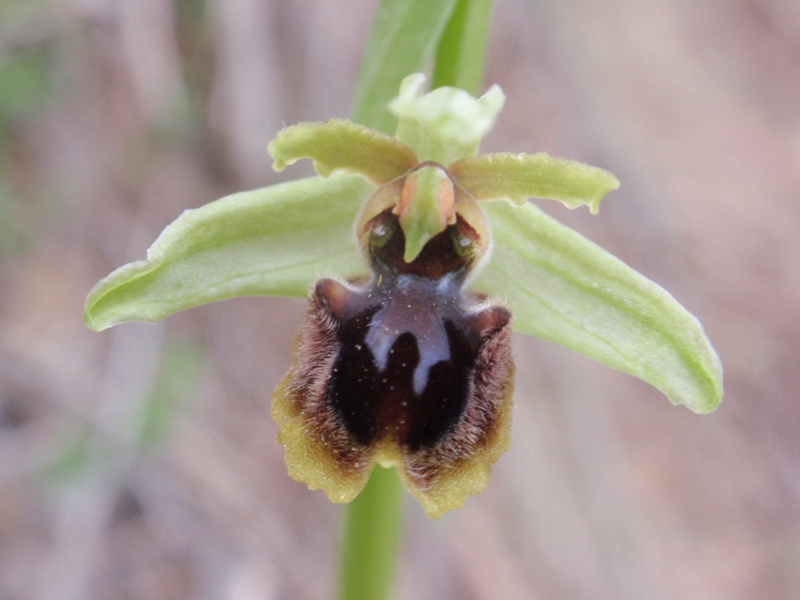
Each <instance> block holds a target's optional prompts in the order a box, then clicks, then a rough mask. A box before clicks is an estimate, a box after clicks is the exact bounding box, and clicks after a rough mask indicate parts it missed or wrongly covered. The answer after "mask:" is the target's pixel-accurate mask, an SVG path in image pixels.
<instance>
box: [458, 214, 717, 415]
mask: <svg viewBox="0 0 800 600" xmlns="http://www.w3.org/2000/svg"><path fill="white" fill-rule="evenodd" d="M483 208H484V210H485V211H486V215H487V217H488V219H489V223H490V225H491V227H492V233H493V240H494V247H493V252H492V255H491V259H490V262H489V264H487V265H486V266H485V268H484V269H483V270H482V271H481V272H480V273H479V275H478V277H477V279H476V280H475V282H474V285H473V286H472V289H474V290H475V291H478V292H481V293H484V294H488V295H490V296H493V297H495V298H498V299H501V300H504V301H505V302H507V303H508V305H509V307H510V308H511V310H512V312H513V314H514V328H515V329H516V330H517V331H519V332H521V333H527V334H530V335H535V336H538V337H541V338H544V339H547V340H550V341H553V342H556V343H557V344H561V345H562V346H566V347H567V348H570V349H572V350H576V351H577V352H580V353H581V354H584V355H586V356H588V357H590V358H593V359H595V360H598V361H600V362H602V363H605V364H606V365H608V366H611V367H614V368H615V369H619V370H620V371H624V372H626V373H630V374H631V375H635V376H636V377H639V378H640V379H643V380H644V381H646V382H648V383H650V384H651V385H653V386H655V387H656V388H658V389H659V390H661V391H662V392H663V393H664V394H666V395H667V396H668V397H669V399H670V400H671V401H672V403H673V404H685V405H686V406H688V407H689V408H690V409H691V410H693V411H694V412H698V413H707V412H710V411H712V410H714V409H715V408H716V407H717V405H718V404H719V403H720V401H721V399H722V366H721V364H720V361H719V358H718V357H717V354H716V352H715V351H714V349H713V348H712V346H711V343H710V342H709V340H708V338H707V337H706V335H705V333H704V331H703V328H702V326H701V325H700V323H699V322H698V320H697V319H696V318H695V317H694V316H692V315H691V314H690V313H689V312H688V311H687V310H686V309H685V308H683V306H681V305H680V304H679V303H678V302H677V301H676V300H675V299H674V298H673V297H672V296H671V295H670V294H669V293H668V292H666V291H665V290H664V289H663V288H661V287H660V286H658V285H657V284H655V283H653V282H652V281H650V280H649V279H647V278H645V277H644V276H642V275H640V274H639V273H637V272H636V271H634V270H633V269H631V268H630V267H629V266H628V265H626V264H625V263H623V262H622V261H621V260H619V259H618V258H616V257H614V256H612V255H611V254H609V253H608V252H606V251H605V250H603V249H602V248H600V247H599V246H596V245H595V244H594V243H592V242H590V241H589V240H587V239H586V238H584V237H583V236H582V235H580V234H579V233H577V232H575V231H573V230H571V229H569V228H568V227H565V226H564V225H561V224H560V223H558V222H557V221H555V220H554V219H551V218H550V217H548V216H547V215H545V214H544V213H543V212H542V211H541V210H539V209H538V208H537V207H535V206H534V205H532V204H529V203H526V204H524V205H522V206H519V207H514V206H512V205H510V204H508V203H505V202H498V203H491V204H485V205H483Z"/></svg>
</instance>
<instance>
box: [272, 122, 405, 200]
mask: <svg viewBox="0 0 800 600" xmlns="http://www.w3.org/2000/svg"><path fill="white" fill-rule="evenodd" d="M267 150H268V151H269V153H270V154H271V155H272V158H274V159H275V162H274V163H273V164H272V168H273V169H275V170H276V171H282V170H283V169H284V168H285V167H286V165H291V164H293V163H295V162H296V161H298V160H300V159H301V158H310V159H312V160H313V161H314V169H316V171H317V173H319V174H320V175H322V176H323V177H329V176H330V175H331V173H333V172H335V171H346V172H348V173H358V174H359V175H363V176H364V177H366V178H367V179H369V180H370V181H371V182H373V183H374V184H375V185H383V184H385V183H389V182H390V181H392V180H393V179H396V178H397V177H400V176H401V175H403V174H404V173H406V172H407V171H409V170H410V169H411V168H412V167H413V166H414V165H416V164H417V157H416V156H414V153H413V152H412V151H411V149H410V148H409V147H408V146H406V145H405V144H403V143H401V142H398V141H397V140H396V139H394V138H392V137H390V136H388V135H386V134H383V133H381V132H379V131H376V130H374V129H370V128H369V127H364V126H363V125H359V124H357V123H353V122H352V121H348V120H347V119H331V120H330V121H328V122H327V123H300V124H298V125H292V126H291V127H286V128H284V129H281V130H280V131H279V132H278V135H277V136H276V137H275V139H274V140H272V141H271V142H270V143H269V146H267Z"/></svg>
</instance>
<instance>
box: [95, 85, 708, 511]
mask: <svg viewBox="0 0 800 600" xmlns="http://www.w3.org/2000/svg"><path fill="white" fill-rule="evenodd" d="M424 79H425V78H424V76H422V75H419V74H415V75H411V76H409V77H407V78H406V79H405V80H404V81H403V83H402V85H401V87H400V93H399V95H398V97H397V98H396V99H395V100H394V101H392V102H391V103H390V105H389V110H391V111H392V113H394V114H395V115H396V116H397V118H398V126H397V131H396V133H395V135H394V137H390V136H388V135H385V134H383V133H380V132H378V131H375V130H372V129H369V128H366V127H363V126H361V125H358V124H356V123H353V122H351V121H347V120H343V119H334V120H332V121H330V122H328V123H301V124H298V125H295V126H292V127H287V128H285V129H284V130H282V131H280V132H279V133H278V135H277V137H276V139H275V140H273V141H272V142H271V143H270V144H269V152H270V153H271V154H272V156H273V158H274V159H275V162H274V165H273V166H274V168H276V169H277V170H281V169H283V168H285V167H286V166H287V165H290V164H292V163H294V162H295V161H297V160H300V159H303V158H310V159H311V160H313V162H314V167H315V169H316V171H317V173H319V176H316V177H311V178H306V179H301V180H297V181H292V182H288V183H283V184H279V185H274V186H270V187H266V188H262V189H259V190H254V191H249V192H242V193H238V194H234V195H231V196H227V197H225V198H222V199H220V200H217V201H216V202H212V203H210V204H207V205H205V206H203V207H201V208H199V209H195V210H187V211H185V212H184V213H183V214H182V215H181V216H180V217H179V218H178V219H177V220H176V221H175V222H174V223H172V224H171V225H169V226H168V227H167V228H166V229H165V230H164V231H163V232H162V233H161V235H160V236H159V237H158V239H157V240H156V241H155V243H154V244H153V245H152V247H151V248H150V249H149V250H148V253H147V260H144V261H139V262H134V263H131V264H128V265H125V266H123V267H121V268H120V269H117V270H116V271H114V272H113V273H111V274H110V275H109V276H108V277H106V278H105V279H103V280H102V281H100V282H99V283H98V284H97V285H96V286H95V287H94V289H93V290H92V291H91V293H90V294H89V297H88V298H87V301H86V312H85V320H86V323H87V325H88V326H89V327H90V328H92V329H95V330H101V329H104V328H106V327H110V326H112V325H116V324H119V323H123V322H125V321H130V320H138V321H146V322H155V321H158V320H160V319H162V318H164V317H166V316H168V315H171V314H173V313H175V312H178V311H181V310H185V309H187V308H191V307H194V306H199V305H201V304H206V303H208V302H213V301H217V300H222V299H225V298H232V297H236V296H246V295H248V296H252V295H258V296H261V295H265V296H266V295H275V296H301V297H309V295H310V300H309V304H308V309H307V311H306V315H305V318H304V321H303V324H302V325H301V327H300V330H299V333H298V335H297V339H296V341H295V347H294V355H293V362H292V365H291V368H290V370H289V373H288V374H287V375H286V377H285V378H284V379H283V381H282V382H281V383H280V384H279V386H278V388H277V390H276V391H275V394H274V397H273V407H272V414H273V417H274V418H275V420H276V422H277V424H278V430H279V435H278V441H279V442H280V443H282V444H283V445H284V446H285V448H286V463H287V467H288V470H289V474H290V475H291V476H292V477H293V478H295V479H297V480H298V481H302V482H305V483H306V484H308V486H309V487H310V488H311V489H323V490H324V491H325V492H326V493H327V495H328V497H329V498H330V499H331V500H332V501H334V502H348V501H350V500H352V499H353V498H354V497H355V496H356V495H357V494H358V493H359V492H360V491H361V489H362V488H363V487H364V485H365V484H366V482H367V479H368V478H369V475H370V473H371V471H372V469H373V467H374V466H375V465H376V464H380V465H381V466H383V467H395V468H397V471H398V474H399V475H400V477H401V479H402V481H403V483H404V484H405V486H406V488H407V489H408V490H409V491H410V492H411V493H412V494H413V495H414V496H415V497H416V498H418V499H419V501H420V502H421V504H422V506H423V508H424V509H425V510H426V512H427V513H428V514H429V515H430V516H432V517H439V516H441V515H442V514H444V513H445V512H446V511H448V510H451V509H454V508H458V507H460V506H462V505H463V504H464V502H465V501H466V498H467V497H468V496H469V495H470V494H475V493H479V492H480V491H482V490H483V489H484V488H485V487H486V485H487V484H488V480H489V475H490V471H491V465H492V464H493V463H494V462H495V461H497V460H498V459H499V457H500V456H501V455H502V454H503V452H505V451H506V450H507V448H508V446H509V443H510V427H511V398H512V389H513V372H514V364H513V358H512V351H511V332H512V330H513V331H517V332H521V333H526V334H531V335H536V336H539V337H542V338H545V339H548V340H551V341H553V342H556V343H559V344H561V345H563V346H566V347H568V348H571V349H573V350H576V351H578V352H581V353H583V354H585V355H586V356H589V357H591V358H594V359H596V360H599V361H600V362H603V363H605V364H607V365H609V366H611V367H614V368H616V369H619V370H621V371H624V372H627V373H630V374H632V375H635V376H636V377H639V378H641V379H643V380H645V381H647V382H649V383H650V384H652V385H653V386H655V387H656V388H658V389H659V390H661V391H662V392H663V393H664V394H665V395H666V396H667V397H668V398H669V399H670V400H671V401H672V402H673V403H674V404H685V405H686V406H688V407H689V408H690V409H692V410H693V411H695V412H701V413H704V412H709V411H711V410H713V409H714V408H716V406H717V405H718V403H719V402H720V400H721V397H722V368H721V365H720V362H719V359H718V357H717V355H716V353H715V352H714V350H713V348H712V347H711V344H710V343H709V341H708V340H707V338H706V336H705V334H704V332H703V329H702V327H701V325H700V323H699V322H698V321H697V320H696V319H695V318H694V317H693V316H692V315H691V314H689V313H688V312H687V311H686V310H685V309H684V308H683V307H682V306H681V305H680V304H678V302H677V301H676V300H675V299H674V298H673V297H672V296H670V295H669V294H668V293H667V292H666V291H665V290H663V289H662V288H661V287H659V286H658V285H656V284H655V283H653V282H651V281H649V280H648V279H646V278H645V277H643V276H642V275H640V274H639V273H637V272H636V271H634V270H633V269H631V268H630V267H628V266H627V265H625V264H624V263H623V262H621V261H620V260H618V259H616V258H615V257H613V256H611V255H610V254H608V253H607V252H605V251H604V250H602V249H601V248H599V247H598V246H596V245H595V244H593V243H592V242H590V241H588V240H587V239H585V238H584V237H582V236H581V235H580V234H578V233H576V232H575V231H572V230H571V229H569V228H567V227H565V226H563V225H561V224H559V223H558V222H557V221H555V220H554V219H552V218H550V217H548V216H546V215H545V214H544V213H543V212H541V211H540V210H539V209H538V208H536V207H535V206H534V205H533V204H531V203H529V202H528V201H527V200H528V198H530V197H534V198H542V199H553V200H558V201H560V202H562V203H563V204H565V205H566V206H567V207H569V208H575V207H578V206H582V205H586V206H588V207H589V209H590V210H591V212H592V213H596V212H597V210H598V207H599V203H600V200H601V199H602V198H603V197H604V196H605V195H606V194H607V193H608V192H610V191H612V190H614V189H616V188H617V187H619V183H618V181H617V179H616V178H615V177H614V176H613V175H611V174H610V173H608V172H607V171H604V170H602V169H599V168H596V167H590V166H587V165H583V164H581V163H578V162H574V161H570V160H565V159H560V158H552V157H550V156H548V155H547V154H545V153H538V154H507V153H497V154H483V155H481V154H478V146H479V143H480V141H481V140H482V138H483V137H484V136H485V135H486V134H487V133H488V132H489V130H490V129H491V127H492V125H493V124H494V122H495V119H496V118H497V115H498V113H499V112H500V110H501V109H502V106H503V103H504V100H505V97H504V95H503V92H502V91H501V90H500V88H499V87H497V86H493V87H492V88H490V89H489V90H488V91H487V92H486V94H484V95H483V96H482V97H480V98H478V99H476V98H474V97H472V96H471V95H469V94H468V93H467V92H465V91H462V90H459V89H456V88H446V87H445V88H439V89H436V90H434V91H431V92H429V93H427V94H425V93H423V85H424ZM587 401H591V400H590V399H587Z"/></svg>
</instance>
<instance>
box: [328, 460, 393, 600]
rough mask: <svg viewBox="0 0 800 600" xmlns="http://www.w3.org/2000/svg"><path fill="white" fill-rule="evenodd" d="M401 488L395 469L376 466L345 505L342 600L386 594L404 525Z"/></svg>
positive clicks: (371, 599)
mask: <svg viewBox="0 0 800 600" xmlns="http://www.w3.org/2000/svg"><path fill="white" fill-rule="evenodd" d="M402 491H403V490H402V488H401V486H400V480H399V479H398V477H397V473H396V471H395V470H394V469H384V468H382V467H375V469H374V470H373V471H372V476H371V477H370V479H369V482H368V483H367V485H366V487H365V488H364V490H363V491H362V492H361V493H360V494H359V495H358V497H357V498H356V499H355V500H353V502H351V503H350V505H349V506H348V507H347V520H346V528H345V534H344V540H343V545H342V550H341V572H340V581H339V598H340V599H341V600H383V599H384V598H387V597H388V595H389V591H390V589H391V585H392V580H393V578H394V572H395V565H396V564H397V553H398V545H399V542H400V534H401V528H402V525H403V514H402V499H403V495H402Z"/></svg>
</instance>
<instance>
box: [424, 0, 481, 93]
mask: <svg viewBox="0 0 800 600" xmlns="http://www.w3.org/2000/svg"><path fill="white" fill-rule="evenodd" d="M491 16H492V0H458V4H456V8H455V10H454V11H453V16H452V17H451V19H450V21H449V23H448V24H447V27H446V28H445V31H444V34H443V35H442V39H441V41H440V42H439V48H438V50H437V52H436V66H435V67H434V70H433V82H432V83H431V88H432V89H433V88H438V87H442V86H445V85H447V86H451V87H458V88H461V89H462V90H466V91H468V92H469V93H470V94H472V95H473V96H477V95H478V94H479V93H480V92H481V86H482V85H483V65H484V63H485V60H486V41H487V39H488V37H489V22H490V20H491Z"/></svg>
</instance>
